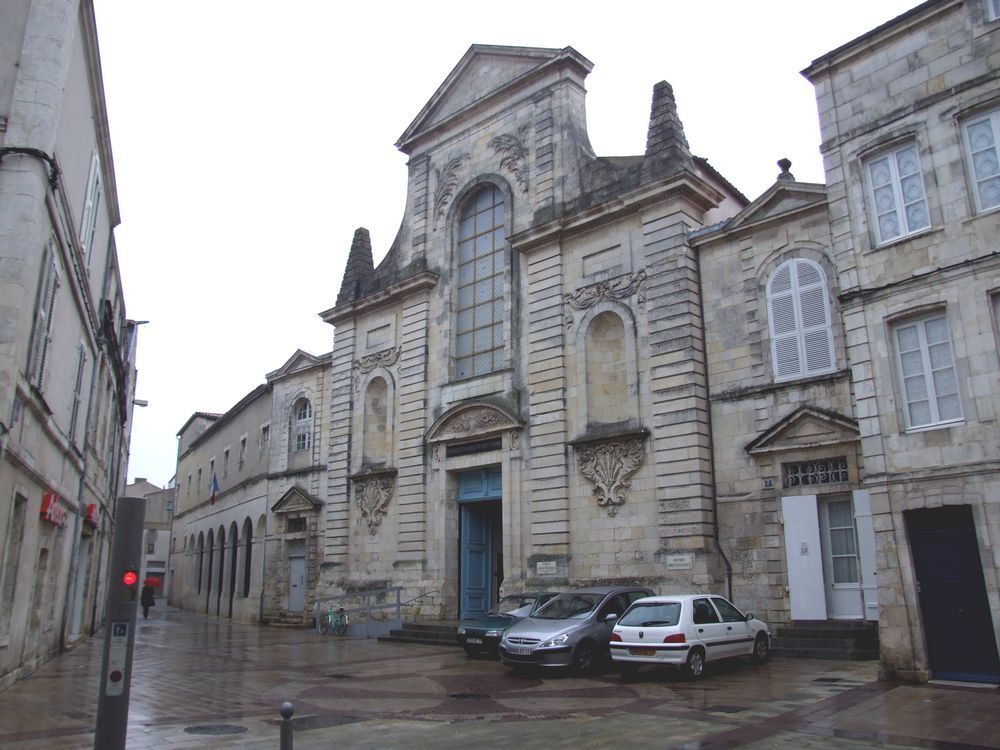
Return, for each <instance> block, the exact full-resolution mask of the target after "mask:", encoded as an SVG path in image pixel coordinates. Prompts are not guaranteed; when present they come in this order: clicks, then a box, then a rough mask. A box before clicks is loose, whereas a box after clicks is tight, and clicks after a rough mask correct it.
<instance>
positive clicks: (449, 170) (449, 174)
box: [434, 154, 470, 219]
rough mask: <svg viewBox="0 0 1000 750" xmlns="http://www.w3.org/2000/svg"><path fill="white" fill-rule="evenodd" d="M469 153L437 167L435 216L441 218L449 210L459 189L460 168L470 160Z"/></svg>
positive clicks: (435, 172) (435, 171)
mask: <svg viewBox="0 0 1000 750" xmlns="http://www.w3.org/2000/svg"><path fill="white" fill-rule="evenodd" d="M469 158H470V157H469V155H468V154H459V155H458V156H455V157H453V158H451V159H449V160H448V162H447V163H446V164H445V165H444V167H443V168H441V169H435V170H434V174H435V176H436V177H437V188H436V190H435V192H434V216H435V218H438V219H440V218H441V217H442V216H444V214H445V211H447V210H448V204H449V203H450V202H451V199H452V198H453V197H455V191H456V190H457V189H458V169H459V167H461V166H462V163H463V162H465V161H468V160H469Z"/></svg>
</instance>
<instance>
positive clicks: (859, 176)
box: [824, 121, 942, 278]
mask: <svg viewBox="0 0 1000 750" xmlns="http://www.w3.org/2000/svg"><path fill="white" fill-rule="evenodd" d="M907 142H916V145H917V155H918V156H919V158H920V168H921V174H922V175H923V185H924V198H925V200H926V201H927V211H928V216H929V219H930V226H928V227H927V228H926V229H921V230H919V231H916V232H913V233H912V234H902V235H900V236H899V237H895V238H893V239H889V240H886V241H884V242H879V240H878V232H877V231H876V228H875V224H874V221H873V217H874V215H875V214H874V206H873V205H872V200H871V189H870V187H869V185H870V183H869V180H868V166H867V163H868V160H869V159H872V158H877V157H878V156H880V155H881V154H883V153H885V152H887V151H892V150H894V149H898V148H900V147H902V146H903V145H904V144H906V143H907ZM930 142H931V139H930V138H929V136H928V133H927V124H926V123H925V122H923V121H921V122H911V123H907V124H906V125H904V126H902V127H900V128H896V129H893V130H891V131H884V132H882V133H881V134H879V135H877V136H874V137H873V138H872V139H871V140H868V141H865V142H864V143H862V144H861V145H859V146H858V147H857V148H850V149H849V148H844V149H843V150H842V152H841V153H842V159H843V165H844V175H845V177H844V183H843V184H844V186H845V188H846V190H847V193H848V196H849V201H850V203H851V214H852V216H853V218H852V220H851V223H852V225H853V231H852V234H853V236H854V238H855V242H856V243H857V249H858V250H859V251H860V252H876V251H881V250H885V249H886V248H889V247H893V246H894V245H897V244H901V243H905V242H910V241H912V240H914V239H915V238H917V237H923V236H925V235H928V234H931V233H933V232H940V231H941V230H942V218H941V211H940V209H939V206H940V201H939V200H938V193H937V172H936V171H935V168H934V167H935V163H934V161H933V159H932V158H931V157H932V154H931V152H930V150H929V147H928V146H926V145H925V144H927V143H930ZM856 186H857V187H856ZM856 191H859V192H856ZM824 270H827V269H826V268H824ZM828 275H829V274H828ZM831 278H832V277H831Z"/></svg>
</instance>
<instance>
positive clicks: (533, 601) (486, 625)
mask: <svg viewBox="0 0 1000 750" xmlns="http://www.w3.org/2000/svg"><path fill="white" fill-rule="evenodd" d="M557 593H558V592H557V591H529V592H527V593H524V594H508V595H507V596H505V597H504V598H503V599H501V600H500V601H499V602H498V603H497V605H496V606H495V607H493V609H491V610H490V611H489V612H487V613H486V616H485V617H481V618H479V619H476V620H463V621H462V622H461V624H459V626H458V642H459V644H460V645H461V646H462V648H464V649H465V653H466V654H468V655H469V656H478V655H480V654H492V655H496V653H497V648H498V647H499V645H500V637H501V636H502V635H503V631H505V630H506V629H507V628H509V627H510V626H511V625H513V624H514V623H515V622H517V621H518V620H521V619H523V618H525V617H528V616H529V615H533V614H534V613H535V612H536V611H537V610H538V608H539V607H541V606H542V605H543V604H545V602H547V601H548V600H549V599H551V598H552V597H554V596H555V595H556V594H557Z"/></svg>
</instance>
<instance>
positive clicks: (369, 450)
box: [362, 378, 389, 463]
mask: <svg viewBox="0 0 1000 750" xmlns="http://www.w3.org/2000/svg"><path fill="white" fill-rule="evenodd" d="M388 420H389V386H388V384H387V383H386V382H385V379H384V378H372V380H371V382H370V383H368V387H367V388H366V389H365V431H364V443H363V446H362V460H363V461H364V463H379V462H382V461H386V460H387V459H388V458H389V424H388Z"/></svg>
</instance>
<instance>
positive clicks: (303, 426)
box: [292, 396, 313, 453]
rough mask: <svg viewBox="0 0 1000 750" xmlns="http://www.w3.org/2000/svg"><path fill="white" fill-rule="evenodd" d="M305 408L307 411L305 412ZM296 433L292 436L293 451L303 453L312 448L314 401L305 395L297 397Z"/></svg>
mask: <svg viewBox="0 0 1000 750" xmlns="http://www.w3.org/2000/svg"><path fill="white" fill-rule="evenodd" d="M303 408H305V409H306V413H303ZM294 409H295V411H294V414H293V415H292V416H293V420H294V422H293V423H294V435H293V437H292V441H293V442H292V452H293V453H301V452H302V451H307V450H310V449H312V418H313V408H312V402H310V401H309V399H307V398H306V397H305V396H303V397H301V398H299V399H297V400H296V401H295V406H294Z"/></svg>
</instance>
